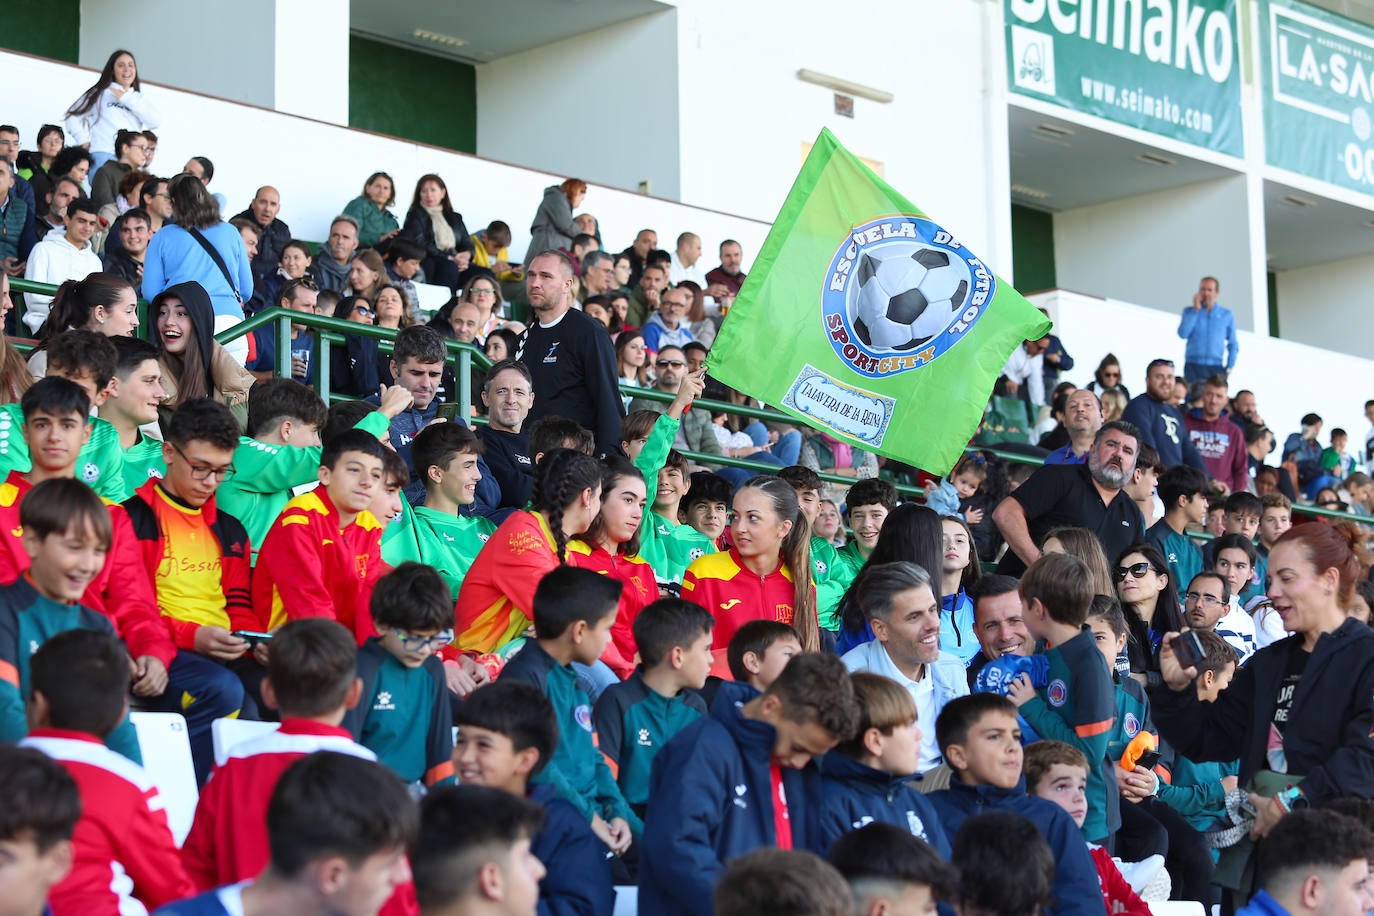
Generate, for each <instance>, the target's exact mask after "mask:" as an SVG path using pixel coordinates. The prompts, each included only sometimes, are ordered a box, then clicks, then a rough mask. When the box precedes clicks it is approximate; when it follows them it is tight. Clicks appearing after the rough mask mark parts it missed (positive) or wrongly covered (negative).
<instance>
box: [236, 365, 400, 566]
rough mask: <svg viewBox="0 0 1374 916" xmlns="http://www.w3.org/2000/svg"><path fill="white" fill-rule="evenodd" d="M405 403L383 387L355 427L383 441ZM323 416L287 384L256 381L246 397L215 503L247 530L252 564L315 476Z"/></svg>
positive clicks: (313, 398)
mask: <svg viewBox="0 0 1374 916" xmlns="http://www.w3.org/2000/svg"><path fill="white" fill-rule="evenodd" d="M410 403H411V397H410V392H408V391H406V390H405V389H404V388H400V387H399V386H393V387H391V388H388V389H386V390H385V392H383V395H382V406H381V407H380V408H378V409H377V410H374V411H369V412H368V413H367V414H366V415H365V416H363V417H362V419H360V420H358V422H357V424H355V425H356V428H357V429H361V430H364V431H366V432H368V433H371V434H372V435H374V436H376V437H377V438H378V439H380V440H382V441H383V442H385V441H386V439H387V437H388V435H390V432H391V418H392V417H394V416H396V415H397V414H399V413H400V412H401V411H402V410H405V409H406V407H408V406H409V405H410ZM326 417H327V411H326V410H325V406H324V402H323V401H321V400H320V397H319V395H317V394H315V392H313V391H311V390H310V389H309V388H307V387H306V386H305V385H302V384H301V383H300V382H296V381H293V380H292V379H270V380H268V381H266V382H259V383H258V384H257V385H254V386H253V390H252V391H251V392H249V394H248V435H246V436H243V437H242V438H240V439H239V447H238V448H237V449H235V450H234V470H233V472H232V473H231V474H230V475H229V476H228V477H227V478H225V480H224V483H222V484H220V487H219V492H218V493H217V494H216V496H215V499H216V502H217V503H218V505H219V508H220V510H221V511H223V512H228V513H229V514H230V515H232V516H234V518H236V519H238V520H239V521H241V522H242V523H243V527H244V528H245V529H246V530H247V531H248V539H249V541H250V542H251V543H252V544H253V562H254V564H256V563H257V559H258V554H257V548H258V547H259V545H261V544H262V542H263V539H264V538H266V537H267V532H268V531H269V530H270V529H271V528H272V523H273V522H275V521H276V520H277V516H278V515H280V514H281V511H282V509H283V508H284V507H285V506H286V504H287V502H289V501H290V500H291V497H292V496H294V495H295V493H294V492H293V490H294V489H295V488H297V487H300V486H303V485H305V484H310V483H314V482H316V480H317V479H318V477H319V470H320V453H321V451H322V449H321V447H320V430H321V429H322V428H323V427H324V424H325V419H326Z"/></svg>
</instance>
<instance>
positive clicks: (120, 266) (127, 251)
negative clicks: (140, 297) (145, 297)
mask: <svg viewBox="0 0 1374 916" xmlns="http://www.w3.org/2000/svg"><path fill="white" fill-rule="evenodd" d="M118 222H119V240H120V241H121V242H122V243H123V245H122V247H121V248H120V249H119V250H118V251H110V250H106V252H105V256H104V258H102V259H101V260H102V262H103V263H104V265H105V272H106V273H107V274H114V275H115V276H116V277H122V278H123V279H125V280H128V281H129V282H130V283H131V284H133V287H134V289H138V288H139V287H140V286H142V285H143V256H144V254H146V253H147V251H148V240H149V239H151V238H152V237H153V231H152V228H151V223H152V220H150V219H149V218H148V211H147V210H144V209H143V208H142V207H134V208H133V209H132V210H126V211H125V212H124V215H123V216H121V217H120V218H119V221H118Z"/></svg>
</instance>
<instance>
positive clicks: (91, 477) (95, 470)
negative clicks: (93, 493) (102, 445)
mask: <svg viewBox="0 0 1374 916" xmlns="http://www.w3.org/2000/svg"><path fill="white" fill-rule="evenodd" d="M81 479H82V480H84V481H85V482H86V483H88V484H89V483H95V482H96V481H97V480H99V479H100V465H98V464H96V463H95V462H94V461H87V462H86V463H85V464H84V465H82V466H81Z"/></svg>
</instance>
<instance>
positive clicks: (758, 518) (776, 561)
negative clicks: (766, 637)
mask: <svg viewBox="0 0 1374 916" xmlns="http://www.w3.org/2000/svg"><path fill="white" fill-rule="evenodd" d="M730 534H731V536H732V540H733V542H734V546H733V547H731V548H730V549H729V550H728V551H724V552H721V553H713V554H708V555H706V556H704V557H700V558H698V559H697V560H695V561H693V563H692V565H691V566H689V567H687V572H686V574H685V575H684V576H683V577H682V597H683V598H686V599H687V600H688V601H695V602H696V603H697V604H700V605H701V606H702V607H704V608H706V610H708V611H710V612H711V616H712V617H714V618H715V619H716V626H715V629H714V630H713V637H712V647H711V648H712V650H713V651H724V650H725V648H726V647H727V646H728V645H729V644H730V638H731V637H732V636H734V635H735V631H736V630H738V629H739V628H740V627H741V626H743V625H744V624H745V623H748V622H749V621H751V620H777V621H779V622H781V623H786V624H790V625H791V626H792V628H793V629H795V630H796V631H797V634H798V635H799V636H800V637H801V643H802V649H803V650H804V651H807V652H818V651H820V647H821V642H820V625H819V623H818V621H817V618H816V587H815V585H814V584H813V583H812V581H811V526H810V525H808V524H807V522H806V516H805V515H804V514H803V513H802V510H801V505H800V504H799V503H798V502H797V491H796V490H794V489H792V485H791V484H789V483H787V482H786V481H784V480H783V479H781V478H779V477H773V476H771V475H761V476H759V477H753V478H750V479H749V480H747V481H745V483H744V486H742V487H740V488H739V490H737V491H736V492H735V500H734V508H733V519H732V521H731V522H730Z"/></svg>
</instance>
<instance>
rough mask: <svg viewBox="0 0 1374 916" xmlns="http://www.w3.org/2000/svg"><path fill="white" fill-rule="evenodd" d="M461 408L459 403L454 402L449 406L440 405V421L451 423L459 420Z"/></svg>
mask: <svg viewBox="0 0 1374 916" xmlns="http://www.w3.org/2000/svg"><path fill="white" fill-rule="evenodd" d="M459 406H460V405H459V404H458V402H457V401H452V402H450V403H448V404H440V405H439V419H441V420H448V421H449V422H452V421H454V420H457V419H458V408H459Z"/></svg>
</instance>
